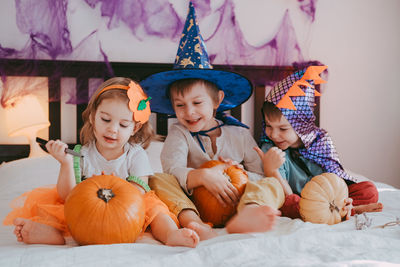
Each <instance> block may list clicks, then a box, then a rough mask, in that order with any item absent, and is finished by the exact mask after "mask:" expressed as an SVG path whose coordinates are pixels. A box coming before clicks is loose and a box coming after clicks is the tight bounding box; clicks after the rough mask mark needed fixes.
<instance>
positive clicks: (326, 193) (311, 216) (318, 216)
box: [299, 173, 349, 225]
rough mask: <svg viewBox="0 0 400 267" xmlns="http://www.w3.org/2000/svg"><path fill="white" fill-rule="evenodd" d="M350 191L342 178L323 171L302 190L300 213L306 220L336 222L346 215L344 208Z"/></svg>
mask: <svg viewBox="0 0 400 267" xmlns="http://www.w3.org/2000/svg"><path fill="white" fill-rule="evenodd" d="M348 196H349V192H348V188H347V185H346V183H345V182H344V181H343V179H342V178H340V177H338V176H337V175H336V174H333V173H322V174H321V175H317V176H315V177H313V178H312V179H311V181H309V182H308V183H307V184H306V185H305V186H304V188H303V190H302V191H301V199H300V203H299V206H300V215H301V217H302V219H303V220H304V221H306V222H312V223H326V224H329V225H331V224H336V223H339V222H341V221H342V218H343V217H344V216H345V215H346V211H344V210H343V207H344V206H345V199H346V198H348Z"/></svg>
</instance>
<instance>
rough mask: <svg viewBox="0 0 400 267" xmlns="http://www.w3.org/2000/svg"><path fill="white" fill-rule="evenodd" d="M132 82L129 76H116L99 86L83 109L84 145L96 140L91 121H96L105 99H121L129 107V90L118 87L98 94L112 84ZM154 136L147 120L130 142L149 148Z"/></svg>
mask: <svg viewBox="0 0 400 267" xmlns="http://www.w3.org/2000/svg"><path fill="white" fill-rule="evenodd" d="M130 82H132V80H131V79H129V78H123V77H115V78H111V79H108V80H107V81H105V82H103V83H102V84H101V85H100V86H99V88H97V90H96V92H94V94H93V95H92V97H91V98H90V100H89V103H88V105H87V107H86V109H85V111H83V113H82V119H83V127H82V129H81V131H80V140H81V143H82V145H86V144H88V143H90V142H92V141H93V140H95V136H94V128H93V124H92V123H91V121H94V117H95V114H96V111H97V108H98V106H99V105H100V103H101V102H102V101H103V100H104V99H119V100H122V101H124V102H125V103H126V106H127V107H128V103H129V98H128V95H127V90H123V89H118V88H116V89H115V90H114V89H111V90H107V91H105V92H103V93H101V94H100V95H98V94H99V92H100V91H101V90H103V88H106V87H108V86H112V85H125V86H128V85H129V83H130ZM90 118H91V120H90ZM136 123H137V122H136ZM154 136H155V135H154V130H153V127H151V125H150V123H149V122H148V121H147V122H145V123H143V125H142V127H141V128H140V130H139V131H137V132H136V133H135V134H134V135H132V136H131V137H130V138H129V140H128V143H131V144H140V145H141V146H142V147H143V148H147V147H148V146H149V145H150V143H151V141H152V139H153V138H154Z"/></svg>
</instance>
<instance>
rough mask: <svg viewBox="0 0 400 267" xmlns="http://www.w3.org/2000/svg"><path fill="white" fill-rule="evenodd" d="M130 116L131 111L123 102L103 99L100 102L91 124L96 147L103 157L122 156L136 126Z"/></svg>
mask: <svg viewBox="0 0 400 267" xmlns="http://www.w3.org/2000/svg"><path fill="white" fill-rule="evenodd" d="M132 116H133V115H132V111H130V110H129V108H128V105H127V104H126V102H124V101H123V100H120V99H104V100H103V101H101V103H100V105H99V106H98V107H97V110H96V113H95V116H94V122H92V124H93V126H94V127H93V128H94V136H95V139H96V147H97V150H98V151H99V152H100V154H102V155H103V156H105V155H106V154H107V153H110V152H112V154H116V153H117V154H120V153H121V154H122V152H123V147H124V145H125V144H126V143H127V142H128V140H129V138H130V137H131V136H132V135H133V134H134V130H135V126H137V124H136V123H135V122H134V121H133V117H132ZM105 157H106V156H105ZM106 158H107V157H106Z"/></svg>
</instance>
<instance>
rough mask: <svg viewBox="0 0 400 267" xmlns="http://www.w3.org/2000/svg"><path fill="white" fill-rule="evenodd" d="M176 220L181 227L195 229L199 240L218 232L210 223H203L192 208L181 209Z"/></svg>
mask: <svg viewBox="0 0 400 267" xmlns="http://www.w3.org/2000/svg"><path fill="white" fill-rule="evenodd" d="M178 220H179V223H180V224H181V225H182V226H183V227H187V228H190V229H192V230H194V231H196V233H197V234H198V235H199V237H200V240H207V239H210V238H213V237H216V236H218V233H217V232H216V231H215V230H214V229H213V228H212V227H211V226H210V225H208V224H206V223H204V222H203V221H202V220H201V219H200V217H199V216H198V215H197V213H196V212H194V211H193V210H190V209H185V210H182V211H181V212H180V213H179V215H178Z"/></svg>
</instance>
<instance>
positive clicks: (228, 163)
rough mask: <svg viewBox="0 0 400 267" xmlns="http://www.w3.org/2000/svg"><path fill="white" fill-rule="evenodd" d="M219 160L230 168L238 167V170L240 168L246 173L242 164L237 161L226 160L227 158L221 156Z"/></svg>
mask: <svg viewBox="0 0 400 267" xmlns="http://www.w3.org/2000/svg"><path fill="white" fill-rule="evenodd" d="M218 159H219V160H220V161H222V162H223V163H225V164H226V165H228V167H230V166H236V167H238V168H240V169H242V170H244V171H245V169H244V168H243V165H242V164H240V163H239V162H237V161H235V160H232V159H226V158H223V157H221V156H219V157H218Z"/></svg>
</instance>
